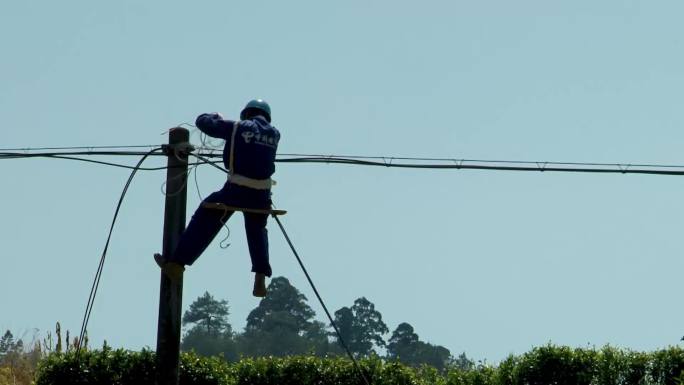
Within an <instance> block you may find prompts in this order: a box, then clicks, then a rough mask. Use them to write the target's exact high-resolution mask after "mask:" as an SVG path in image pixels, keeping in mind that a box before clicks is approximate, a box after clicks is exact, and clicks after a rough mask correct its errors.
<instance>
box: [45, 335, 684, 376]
mask: <svg viewBox="0 0 684 385" xmlns="http://www.w3.org/2000/svg"><path fill="white" fill-rule="evenodd" d="M359 362H360V365H361V367H362V370H363V372H364V374H365V375H366V377H367V378H368V379H369V380H370V382H371V384H373V385H552V384H556V385H566V384H567V385H570V384H572V385H575V384H586V385H675V384H680V383H682V379H684V377H683V376H682V371H683V370H684V350H682V349H681V348H679V347H669V348H666V349H662V350H658V351H655V352H652V353H638V352H633V351H629V350H622V349H616V348H613V347H610V346H606V347H603V348H601V349H590V348H575V349H574V348H568V347H564V346H555V345H550V344H549V345H546V346H542V347H538V348H535V349H533V350H532V351H530V352H527V353H525V354H522V355H520V356H510V357H508V358H506V359H505V360H503V361H502V362H500V363H499V364H498V365H496V366H494V365H488V364H486V363H479V364H477V365H474V366H473V367H468V368H463V367H457V366H453V367H450V368H447V369H446V370H445V371H438V370H437V369H435V368H433V367H429V366H422V367H418V368H415V367H409V366H405V365H403V364H401V363H400V362H398V361H386V360H383V359H381V358H378V357H377V356H375V357H371V358H366V359H362V360H360V361H359ZM180 369H181V371H180V383H181V385H276V384H277V385H295V384H296V385H309V384H310V385H358V384H363V380H362V379H361V378H360V377H359V374H358V372H357V371H356V369H355V368H354V366H353V364H352V363H351V361H349V360H348V359H345V358H341V357H333V358H325V357H323V358H322V357H314V356H292V357H277V358H276V357H261V358H246V359H242V360H240V361H238V362H227V361H225V360H224V359H222V358H220V357H209V358H207V357H201V356H198V355H196V354H194V353H183V354H182V355H181V368H180ZM154 372H155V356H154V353H153V352H151V351H148V350H145V351H142V352H132V351H126V350H112V349H109V348H105V349H103V350H96V351H82V352H81V353H80V354H77V353H76V352H73V351H72V352H66V353H53V354H51V355H49V356H48V357H46V358H45V359H44V360H43V361H42V362H41V363H40V364H39V367H38V374H37V376H36V381H35V384H36V385H66V384H70V385H71V384H75V385H79V384H80V385H95V384H97V385H100V384H116V385H118V384H152V383H154Z"/></svg>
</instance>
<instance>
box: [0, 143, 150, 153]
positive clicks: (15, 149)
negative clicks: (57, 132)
mask: <svg viewBox="0 0 684 385" xmlns="http://www.w3.org/2000/svg"><path fill="white" fill-rule="evenodd" d="M154 147H159V145H158V144H135V145H124V146H71V147H23V148H0V151H47V150H54V151H66V150H95V149H115V148H120V149H124V148H154Z"/></svg>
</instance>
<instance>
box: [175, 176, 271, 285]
mask: <svg viewBox="0 0 684 385" xmlns="http://www.w3.org/2000/svg"><path fill="white" fill-rule="evenodd" d="M204 202H209V203H223V204H226V205H228V206H233V207H241V208H252V209H270V208H271V192H270V191H269V190H256V189H252V188H249V187H243V186H239V185H235V184H232V183H230V182H228V183H226V184H225V185H224V186H223V188H222V189H221V190H219V191H216V192H214V193H212V194H211V195H209V196H208V197H207V198H206V199H205V200H204ZM243 214H244V219H245V232H246V233H247V246H248V247H249V255H250V257H251V259H252V271H253V272H255V273H262V274H265V275H266V276H267V277H270V276H271V273H272V272H271V265H270V264H269V261H268V231H267V230H266V221H267V219H268V215H266V214H252V213H243ZM232 215H233V211H227V212H224V211H221V210H216V209H208V208H204V207H202V206H201V205H200V207H199V208H197V210H196V211H195V214H194V215H193V216H192V219H191V220H190V223H188V226H187V227H186V229H185V231H184V232H183V234H182V235H181V238H180V240H179V241H178V245H177V246H176V250H175V251H174V253H173V254H172V255H171V256H170V257H168V258H167V260H168V261H171V262H176V263H180V264H182V265H192V264H193V263H194V262H195V261H196V260H197V258H199V256H200V255H201V254H202V253H203V252H204V250H205V249H206V248H207V246H209V244H210V243H211V241H212V240H214V238H215V237H216V234H218V232H219V231H220V230H221V227H222V226H223V224H224V223H226V221H227V220H228V219H229V218H230V217H231V216H232Z"/></svg>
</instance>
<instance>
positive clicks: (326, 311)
mask: <svg viewBox="0 0 684 385" xmlns="http://www.w3.org/2000/svg"><path fill="white" fill-rule="evenodd" d="M273 218H274V219H275V220H276V222H277V223H278V226H279V227H280V231H281V232H282V233H283V236H285V240H286V241H287V244H288V245H290V249H291V250H292V253H293V254H294V256H295V257H296V258H297V262H298V263H299V266H300V267H301V268H302V271H304V275H305V276H306V279H307V280H308V281H309V285H311V288H312V289H313V291H314V294H316V298H318V302H320V304H321V306H322V307H323V310H325V314H326V315H327V316H328V319H329V320H330V324H331V325H332V327H333V329H335V333H336V334H337V338H338V339H339V341H340V345H342V347H343V348H344V350H345V351H346V352H347V355H348V356H349V358H350V359H351V360H352V362H353V363H354V367H355V368H356V370H357V371H358V372H359V374H360V375H361V377H362V378H363V382H365V383H366V385H370V382H368V378H366V375H365V374H363V370H362V369H361V366H359V363H358V362H357V361H356V358H354V355H353V354H352V352H351V350H349V347H348V346H347V344H346V343H345V342H344V338H342V334H341V333H340V330H339V329H338V328H337V324H336V323H335V321H334V320H333V318H332V316H331V315H330V312H329V311H328V307H327V306H325V302H324V301H323V298H321V295H320V294H318V289H316V285H315V284H314V283H313V281H312V280H311V276H309V272H308V271H307V270H306V267H304V263H302V259H301V258H300V257H299V254H298V253H297V250H296V249H295V247H294V245H293V244H292V241H291V240H290V237H289V236H288V235H287V232H286V231H285V227H283V224H282V223H281V222H280V219H279V218H278V216H277V215H273Z"/></svg>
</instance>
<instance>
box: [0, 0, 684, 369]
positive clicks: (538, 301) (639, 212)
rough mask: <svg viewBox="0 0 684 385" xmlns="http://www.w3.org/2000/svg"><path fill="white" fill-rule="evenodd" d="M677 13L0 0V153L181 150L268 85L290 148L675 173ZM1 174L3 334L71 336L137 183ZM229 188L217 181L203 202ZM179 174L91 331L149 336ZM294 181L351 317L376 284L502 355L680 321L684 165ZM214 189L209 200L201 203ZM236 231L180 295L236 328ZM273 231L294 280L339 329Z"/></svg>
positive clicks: (529, 6) (641, 5)
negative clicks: (185, 128)
mask: <svg viewBox="0 0 684 385" xmlns="http://www.w3.org/2000/svg"><path fill="white" fill-rule="evenodd" d="M682 14H684V4H682V2H681V1H674V0H672V1H658V2H652V1H601V2H596V1H589V0H575V1H563V2H549V1H541V0H539V1H526V0H525V1H516V2H510V1H480V2H474V1H472V2H464V1H423V2H420V3H418V2H408V1H403V2H396V1H386V0H382V1H381V0H377V1H344V2H321V1H313V0H312V1H289V2H265V1H259V2H257V1H250V2H247V1H245V2H233V1H231V2H227V1H197V2H178V1H177V2H168V1H145V2H140V1H133V0H125V1H116V2H93V1H85V0H81V1H69V2H50V1H21V2H20V1H14V2H3V3H2V5H0V47H1V50H2V60H0V116H2V126H3V129H2V133H3V138H2V142H1V143H2V147H32V146H33V147H36V146H72V145H120V144H150V143H152V144H154V143H162V142H164V141H165V140H166V137H164V136H161V135H160V133H161V132H162V131H164V130H165V129H168V128H169V127H172V126H174V125H176V124H178V123H181V122H187V121H193V120H194V118H195V116H196V115H197V114H199V113H201V112H207V111H221V112H223V113H224V114H225V115H226V116H237V114H238V112H239V110H240V108H241V107H242V105H243V104H244V103H245V102H246V101H247V100H249V99H250V98H252V97H262V98H265V99H267V100H268V101H269V102H270V103H271V105H272V107H273V118H274V122H275V124H276V125H277V126H278V127H279V128H280V130H281V132H282V135H283V139H282V141H281V146H280V151H281V152H283V153H288V152H300V153H325V154H339V153H343V154H365V155H387V156H430V157H453V158H479V159H516V160H541V161H552V160H557V161H597V162H615V163H617V162H619V163H639V162H662V163H676V164H682V163H684V156H683V155H682V154H683V153H684V152H683V150H682V148H683V144H684V132H683V131H682V127H683V126H684V114H683V113H682V107H681V105H682V99H683V96H684V71H682V68H684V28H683V27H682V23H681V15H682ZM195 138H196V137H195ZM119 160H120V159H119ZM129 161H130V162H134V161H135V160H134V159H130V160H129ZM162 163H163V160H162V159H158V160H153V161H151V162H150V165H152V164H159V165H161V164H162ZM0 171H1V172H2V176H3V180H4V182H3V185H2V198H3V199H2V200H1V201H0V212H2V214H3V220H2V221H0V234H2V235H1V237H2V238H1V239H2V246H1V249H0V250H1V253H2V257H1V261H2V264H1V266H2V267H1V268H0V275H1V278H0V309H2V310H1V314H2V315H1V316H0V328H2V329H6V328H9V329H12V330H14V331H19V332H27V333H29V334H30V333H31V332H30V330H32V329H33V328H36V329H39V330H40V332H41V333H44V332H46V331H47V330H51V329H52V328H53V325H54V323H55V322H56V321H61V322H62V325H63V328H68V329H70V330H72V332H77V330H78V329H79V327H80V321H81V317H82V312H83V309H84V306H85V302H86V299H87V294H88V290H89V287H90V282H91V279H92V276H93V274H94V272H95V269H96V267H97V262H98V259H99V256H100V253H101V249H102V246H103V244H104V241H105V239H106V235H107V230H108V226H109V222H110V221H111V217H112V214H113V211H114V208H115V204H116V200H117V199H118V197H119V194H120V192H121V189H122V187H123V183H124V182H125V180H126V178H127V177H128V171H127V170H122V169H113V168H106V167H100V166H95V165H89V164H82V163H74V162H69V161H56V160H44V159H37V160H12V161H9V160H5V161H1V163H0ZM223 178H224V175H222V174H220V173H219V172H218V171H216V170H215V169H212V168H209V167H204V168H202V169H200V171H199V175H198V180H199V184H200V188H201V190H202V192H203V193H204V194H205V195H206V194H207V193H209V192H211V191H213V190H214V189H216V188H218V187H219V186H220V184H221V182H222V180H223ZM163 179H164V173H163V172H147V173H140V174H139V175H138V176H137V177H136V180H135V181H134V183H133V186H132V188H131V190H130V191H129V195H128V196H127V198H126V201H125V202H124V206H123V209H122V211H121V213H120V218H119V222H118V225H117V228H116V229H115V233H114V237H113V240H112V244H111V247H110V251H109V257H108V260H107V264H106V266H105V271H104V275H103V278H102V282H101V288H100V293H99V296H98V298H97V302H96V305H95V308H94V312H93V316H92V318H91V321H90V334H91V337H92V339H93V340H94V341H95V342H96V343H101V341H102V340H103V339H107V341H108V342H109V343H110V344H111V345H113V346H121V347H126V348H131V349H138V348H141V347H143V346H151V347H154V346H155V343H156V342H155V338H156V332H155V330H156V320H157V307H158V290H159V289H158V286H159V271H158V269H157V267H156V265H155V264H154V262H153V261H152V259H151V256H152V253H154V252H156V251H158V250H159V249H160V247H161V235H162V213H163V195H162V194H161V192H160V185H161V183H162V181H163ZM276 179H277V180H278V181H279V185H278V186H277V188H276V189H275V190H274V194H275V201H276V203H277V204H278V206H279V207H283V208H286V209H288V210H289V211H290V213H289V214H288V216H286V217H285V218H284V221H285V225H286V226H287V228H288V229H289V231H290V232H291V236H292V238H293V240H294V242H295V244H296V245H297V246H298V247H299V249H300V252H301V254H302V256H303V258H304V259H305V263H306V264H307V266H308V268H309V269H310V272H311V274H312V276H313V278H314V280H315V281H316V282H317V283H318V285H319V289H320V291H321V293H322V294H323V296H324V297H325V299H326V300H327V301H328V305H329V306H330V307H331V308H332V309H338V308H340V307H342V306H349V305H351V304H352V302H353V301H354V299H355V298H357V297H360V296H366V297H367V298H368V299H369V300H371V301H372V302H374V303H375V305H376V307H377V309H378V310H380V311H381V312H382V314H383V316H384V319H385V321H386V322H387V323H388V325H389V327H390V329H391V330H393V329H394V328H395V327H396V326H397V324H399V323H400V322H409V323H410V324H412V325H413V326H414V327H415V329H416V332H417V333H418V334H419V336H420V337H421V338H422V339H424V340H427V341H429V342H432V343H437V344H441V345H444V346H446V347H447V348H449V349H450V350H451V351H452V353H454V354H458V353H460V352H462V351H465V352H466V353H467V354H468V355H469V356H471V357H474V358H476V359H485V358H486V359H488V360H490V361H496V360H499V359H501V358H503V357H505V356H506V355H507V354H509V353H521V352H524V351H527V350H529V349H530V348H531V347H532V346H536V345H540V344H544V343H546V342H548V341H553V342H555V343H559V344H567V345H571V346H586V345H587V344H591V345H599V346H600V345H603V344H605V343H611V344H614V345H617V346H621V347H627V348H633V349H638V350H649V349H656V348H660V347H664V346H667V345H669V344H677V343H678V341H679V338H680V337H681V336H682V335H683V334H684V307H682V306H681V285H680V283H681V276H682V270H683V268H684V260H683V259H682V252H683V251H684V246H683V245H682V242H680V239H681V232H682V229H683V228H684V209H683V206H682V203H681V202H682V196H684V178H682V177H656V176H638V175H586V174H551V173H531V174H519V173H499V172H485V171H420V170H413V171H411V170H396V169H384V168H382V169H374V168H358V167H349V166H331V165H328V166H326V165H287V164H281V165H279V166H278V171H277V174H276ZM198 202H199V199H198V197H197V194H196V193H195V192H194V189H191V190H190V192H189V203H188V208H189V210H190V211H192V210H194V208H195V206H196V205H197V203H198ZM231 229H232V246H231V247H230V248H229V249H228V250H222V249H220V248H219V247H218V242H216V243H215V244H213V245H212V246H211V247H210V249H209V250H208V251H207V252H206V254H205V255H204V256H203V257H202V258H201V259H200V260H199V261H198V262H197V264H196V265H195V266H193V267H192V268H190V269H188V271H187V273H186V277H185V294H184V295H185V297H184V298H185V304H186V305H187V304H189V303H190V302H191V301H192V300H194V299H195V298H197V297H198V296H199V295H201V294H202V293H203V292H204V291H205V290H206V291H209V292H210V293H212V294H213V295H214V296H216V297H218V298H225V299H228V300H229V302H230V306H231V313H232V314H231V317H230V321H231V322H232V323H233V325H234V326H235V327H236V328H237V329H240V328H241V327H242V326H244V323H245V318H246V316H247V313H248V312H249V311H250V310H251V309H252V308H253V307H255V306H256V305H257V301H256V299H254V298H252V297H251V295H250V282H251V278H252V277H251V274H250V273H249V262H248V257H247V250H246V242H245V240H244V231H243V230H242V219H240V218H239V217H236V218H234V219H233V220H232V222H231ZM270 229H271V233H270V234H271V253H272V262H273V267H274V270H275V274H276V275H284V276H286V277H288V278H289V279H290V280H291V282H292V283H293V284H294V285H295V286H297V287H298V288H299V289H300V290H302V292H303V293H304V294H305V295H307V296H308V297H309V299H310V304H311V305H312V307H313V308H314V309H315V310H316V312H317V314H318V317H319V319H321V320H324V318H323V317H324V314H323V311H322V309H321V308H320V307H319V306H318V305H317V303H316V302H315V298H314V296H313V293H312V292H311V291H310V289H309V288H308V287H307V284H306V281H305V279H304V276H303V275H302V273H301V272H300V271H299V268H298V267H297V265H296V263H295V260H294V258H293V257H292V256H291V255H290V251H289V250H288V249H287V245H286V244H285V242H284V240H283V239H282V236H281V235H280V234H279V232H278V229H277V227H276V226H274V225H273V224H271V225H270ZM222 235H223V234H222ZM388 337H389V336H388Z"/></svg>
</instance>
